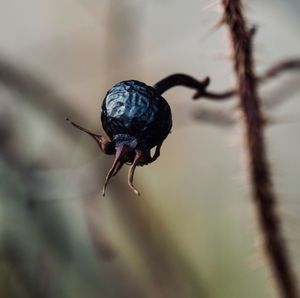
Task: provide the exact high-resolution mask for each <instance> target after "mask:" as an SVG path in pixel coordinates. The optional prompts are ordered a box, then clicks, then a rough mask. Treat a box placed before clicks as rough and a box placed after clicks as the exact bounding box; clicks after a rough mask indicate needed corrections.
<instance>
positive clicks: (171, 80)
mask: <svg viewBox="0 0 300 298" xmlns="http://www.w3.org/2000/svg"><path fill="white" fill-rule="evenodd" d="M252 34H253V33H252V30H251V29H250V30H249V33H248V35H249V38H250V37H251V36H252ZM290 70H300V59H298V58H295V59H289V60H284V61H281V62H278V63H276V64H274V65H272V66H271V67H270V68H268V69H267V70H266V71H265V72H264V73H263V74H262V75H261V76H258V77H257V82H258V83H264V82H265V81H268V80H269V79H272V78H274V77H276V76H278V75H279V74H281V73H282V72H284V71H290ZM209 83H210V78H209V77H207V78H205V79H204V80H203V81H198V80H197V79H195V78H193V77H191V76H189V75H186V74H181V73H177V74H173V75H170V76H168V77H166V78H164V79H162V80H160V81H159V82H157V83H156V84H155V85H154V86H153V87H154V88H155V89H156V90H157V91H158V93H159V94H163V93H164V92H166V91H167V90H169V89H170V88H173V87H176V86H184V87H188V88H191V89H195V90H196V91H197V92H196V93H195V94H194V96H193V99H199V98H203V97H205V98H208V99H213V100H224V99H228V98H231V97H232V96H234V95H236V94H237V93H238V90H236V89H228V90H225V91H222V92H214V91H207V87H208V85H209Z"/></svg>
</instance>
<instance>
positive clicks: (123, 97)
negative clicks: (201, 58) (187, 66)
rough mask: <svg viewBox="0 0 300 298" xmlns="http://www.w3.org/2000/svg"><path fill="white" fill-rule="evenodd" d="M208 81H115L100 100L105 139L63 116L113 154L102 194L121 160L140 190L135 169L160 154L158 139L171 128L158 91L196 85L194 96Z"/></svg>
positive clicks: (167, 109) (176, 78) (180, 78)
mask: <svg viewBox="0 0 300 298" xmlns="http://www.w3.org/2000/svg"><path fill="white" fill-rule="evenodd" d="M208 84H209V78H206V79H204V80H203V81H197V80H196V79H194V78H192V77H190V76H188V75H184V74H174V75H171V76H168V77H166V78H165V79H163V80H161V81H159V82H158V83H156V84H155V85H154V86H153V87H152V86H148V85H146V84H144V83H142V82H140V81H136V80H128V81H123V82H120V83H118V84H116V85H115V86H113V87H112V88H111V89H110V90H109V91H108V92H107V94H106V96H105V97H104V100H103V103H102V111H101V122H102V126H103V129H104V131H105V132H106V134H107V135H108V137H109V139H107V138H105V137H104V136H102V135H99V134H95V133H93V132H91V131H89V130H87V129H86V128H83V127H82V126H80V125H78V124H76V123H75V122H72V121H70V120H69V119H68V118H67V119H66V120H68V121H69V122H70V123H71V124H72V125H73V126H75V127H76V128H78V129H80V130H81V131H83V132H85V133H87V134H88V135H90V136H91V137H92V138H93V139H94V140H95V141H96V142H97V144H98V146H99V148H100V150H101V151H102V152H103V153H105V154H108V155H114V156H115V158H114V162H113V165H112V167H111V168H110V170H109V171H108V173H107V176H106V178H105V182H104V185H103V189H102V195H103V196H104V195H105V191H106V187H107V184H108V182H109V181H110V179H111V178H112V177H113V176H115V175H116V174H117V173H118V172H119V170H120V169H121V168H122V166H123V165H124V164H129V165H131V167H130V169H129V172H128V185H129V187H130V188H131V189H132V190H133V191H134V192H135V193H136V194H137V195H139V194H140V193H139V191H138V190H137V189H136V188H135V187H134V185H133V177H134V172H135V169H136V167H137V166H144V165H147V164H150V163H152V162H154V161H155V160H156V159H157V158H158V157H159V156H160V148H161V146H162V143H163V141H164V140H165V139H166V137H167V136H168V134H169V133H170V131H171V128H172V113H171V109H170V106H169V104H168V103H167V101H166V100H165V99H164V98H163V97H162V94H163V93H164V92H165V91H167V90H168V89H170V88H172V87H174V86H177V85H183V86H186V87H189V88H194V89H196V90H197V93H196V94H195V96H194V98H198V97H200V96H202V95H203V94H204V93H205V92H206V91H205V89H206V87H207V86H208ZM152 148H155V152H154V155H153V156H151V153H150V150H151V149H152Z"/></svg>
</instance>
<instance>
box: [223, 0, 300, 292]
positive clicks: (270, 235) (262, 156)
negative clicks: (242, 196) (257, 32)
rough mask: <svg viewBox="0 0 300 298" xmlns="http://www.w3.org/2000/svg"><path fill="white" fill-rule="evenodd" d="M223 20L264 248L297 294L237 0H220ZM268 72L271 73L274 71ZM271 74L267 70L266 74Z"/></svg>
mask: <svg viewBox="0 0 300 298" xmlns="http://www.w3.org/2000/svg"><path fill="white" fill-rule="evenodd" d="M222 4H223V8H224V21H225V22H226V24H227V26H228V29H229V33H230V39H231V43H232V47H233V56H234V58H233V59H234V70H235V73H236V77H237V90H238V95H239V98H240V106H241V109H242V112H243V114H244V119H245V120H244V122H245V123H244V125H245V129H246V141H247V153H248V156H249V161H250V164H249V170H250V178H251V184H252V191H253V199H254V202H255V206H256V209H257V215H258V220H259V225H260V228H261V230H262V234H263V238H264V239H263V240H264V248H265V251H266V253H267V256H268V259H269V262H270V266H271V269H272V272H273V273H274V277H275V280H276V283H277V285H278V288H279V290H280V293H281V296H282V297H285V298H296V297H299V292H298V289H297V286H296V277H295V274H294V271H293V269H292V262H291V260H290V258H289V254H288V252H287V245H286V242H285V240H284V237H283V231H282V227H281V222H280V218H279V215H278V213H277V210H276V207H277V198H276V195H275V193H274V190H273V186H272V178H271V173H270V167H269V164H268V161H267V155H266V148H265V140H264V135H263V120H262V119H263V116H262V113H261V110H260V99H259V96H258V93H257V80H256V78H255V74H254V71H253V68H254V66H253V54H252V41H251V37H250V35H249V30H248V29H247V26H246V22H245V19H244V16H243V11H242V5H241V1H240V0H222ZM275 73H276V71H275V72H271V76H272V75H273V74H275ZM267 77H270V74H269V75H268V76H267Z"/></svg>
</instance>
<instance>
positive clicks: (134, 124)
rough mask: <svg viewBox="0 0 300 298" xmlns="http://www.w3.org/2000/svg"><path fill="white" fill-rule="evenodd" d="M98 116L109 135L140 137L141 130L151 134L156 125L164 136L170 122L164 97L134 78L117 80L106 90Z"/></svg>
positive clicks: (154, 132) (169, 114) (168, 108)
mask: <svg viewBox="0 0 300 298" xmlns="http://www.w3.org/2000/svg"><path fill="white" fill-rule="evenodd" d="M101 120H102V124H103V128H104V130H105V131H106V133H107V134H108V135H109V136H110V137H111V138H113V136H114V135H117V134H129V135H132V136H136V137H140V136H141V135H142V134H143V132H144V133H145V132H147V133H148V134H150V135H148V136H146V137H147V138H149V137H150V138H151V134H157V133H158V131H157V130H158V129H159V126H160V130H161V131H160V133H162V134H163V135H162V138H163V139H164V138H165V137H166V136H167V134H168V133H169V131H170V129H171V125H172V123H171V122H172V121H171V111H170V107H169V105H168V103H167V102H166V101H165V100H164V98H162V97H161V96H160V95H159V94H158V93H157V92H156V90H155V89H154V88H153V87H151V86H147V85H146V84H144V83H142V82H139V81H135V80H130V81H123V82H120V83H118V84H116V85H115V86H113V87H112V88H111V89H110V90H109V91H108V92H107V94H106V96H105V98H104V100H103V105H102V114H101ZM154 130H155V131H154Z"/></svg>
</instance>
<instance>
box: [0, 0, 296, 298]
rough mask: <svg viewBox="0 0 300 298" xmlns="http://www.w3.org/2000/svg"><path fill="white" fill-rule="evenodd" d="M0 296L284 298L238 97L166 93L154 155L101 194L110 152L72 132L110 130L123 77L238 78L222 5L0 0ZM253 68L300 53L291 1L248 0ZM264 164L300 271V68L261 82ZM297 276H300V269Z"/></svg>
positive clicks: (215, 83) (223, 81)
mask: <svg viewBox="0 0 300 298" xmlns="http://www.w3.org/2000/svg"><path fill="white" fill-rule="evenodd" d="M0 3H1V12H0V297H5V298H15V297H20V298H27V297H30V298H31V297H55V298H67V297H68V298H77V297H78V298H81V297H87V298H94V297H101V298H125V297H126V298H127V297H128V298H129V297H130V298H144V297H147V298H148V297H149V298H150V297H151V298H153V297H158V298H170V297H172V298H173V297H176V298H192V297H203V298H206V297H211V298H226V297H228V298H240V297H243V298H253V297H256V298H259V297H264V298H267V297H276V294H275V293H276V292H275V291H274V285H273V282H272V277H271V273H270V272H269V271H268V270H267V269H266V267H267V266H266V260H265V258H264V255H263V252H262V250H261V241H260V235H259V231H258V229H257V226H256V224H255V213H254V210H253V205H252V202H251V198H250V191H249V186H248V183H247V174H246V173H245V172H246V166H245V160H244V159H245V158H244V156H243V140H242V139H243V138H242V130H241V128H240V124H239V117H238V115H237V109H236V107H237V101H236V99H233V100H230V101H228V102H224V103H215V102H208V101H206V100H205V99H203V100H199V101H196V102H195V101H192V100H191V96H192V94H193V93H192V91H191V90H188V89H184V88H179V87H178V88H174V89H172V90H170V91H168V92H167V93H166V94H165V98H166V99H167V100H168V101H169V103H170V105H171V108H172V111H173V120H174V125H173V129H172V133H171V134H170V135H169V137H168V138H167V140H166V141H165V142H164V144H163V147H162V153H161V157H160V158H159V159H158V160H157V161H156V162H155V163H153V164H151V165H149V166H147V167H143V168H138V169H137V171H136V175H135V185H136V186H137V188H138V189H139V190H140V191H141V193H142V195H141V197H136V196H135V195H134V194H133V193H132V191H131V190H130V189H129V188H128V187H127V182H126V181H127V170H128V168H124V169H123V170H122V171H121V173H120V174H119V175H118V176H117V177H116V178H114V179H113V181H112V182H111V183H110V185H109V187H108V191H107V195H106V197H105V198H102V197H101V196H100V192H101V187H102V184H103V181H104V177H105V174H106V172H107V170H108V169H109V167H110V165H111V163H112V157H109V156H104V155H102V154H101V153H100V152H99V150H98V147H97V145H96V144H95V143H94V141H93V140H92V139H91V138H90V137H88V136H87V135H84V134H83V133H81V132H79V131H78V130H76V129H74V128H73V127H71V126H70V125H69V124H68V123H67V122H66V121H65V117H66V116H68V117H70V118H71V119H72V120H74V121H75V122H78V123H80V124H82V125H83V126H84V127H87V128H89V129H91V130H92V131H95V132H101V133H103V131H102V130H101V124H100V119H99V115H100V105H101V101H102V98H103V97H104V95H105V93H106V91H107V90H108V89H109V88H110V87H111V86H112V85H113V84H115V83H116V82H118V81H121V80H126V79H138V80H140V81H143V82H146V83H147V84H154V83H155V82H157V81H158V80H160V79H162V78H163V77H165V76H167V75H169V74H172V73H175V72H183V73H187V74H190V75H193V76H195V77H198V78H199V79H203V78H204V77H206V76H210V77H211V79H212V83H211V88H212V89H214V90H223V89H226V88H228V87H231V86H234V77H233V73H232V65H231V61H230V47H229V45H228V39H227V34H226V30H225V29H224V28H219V29H218V30H213V27H214V25H215V24H216V23H217V22H218V20H220V18H221V9H220V7H219V5H218V1H206V0H197V1H196V0H189V1H180V0H172V1H171V0H160V1H158V0H151V1H139V0H106V1H104V0H43V1H41V0H27V1H20V0H10V1H4V0H2V1H0ZM246 12H247V15H248V20H249V24H250V25H254V24H255V25H257V26H258V32H257V34H256V36H255V50H256V63H257V64H256V66H257V71H258V72H262V71H263V70H264V69H266V68H267V67H268V66H270V65H272V63H274V62H276V61H278V60H280V59H283V58H287V57H297V56H298V57H299V56H300V39H299V25H300V18H299V16H300V4H299V1H297V0H289V1H287V0H285V1H284V0H275V1H258V0H255V1H247V3H246ZM260 93H261V97H262V99H263V103H264V111H265V113H266V117H267V119H269V120H270V124H269V126H268V127H267V129H266V137H267V141H268V150H269V159H270V162H271V165H272V169H273V173H274V180H275V187H276V191H277V193H278V195H279V198H280V214H281V216H282V218H283V226H284V230H285V234H286V239H287V241H288V244H289V249H290V252H291V254H292V260H293V263H294V265H295V266H296V267H297V270H299V266H300V260H299V257H300V254H299V251H297V250H299V246H300V242H299V241H300V237H299V232H300V228H299V226H300V213H299V212H300V204H299V193H300V188H299V175H300V159H299V153H298V152H299V149H298V148H299V145H300V137H299V124H300V112H299V111H300V110H299V108H300V100H299V99H300V74H299V73H296V72H293V73H291V74H284V75H282V76H281V77H280V78H278V79H276V80H272V81H271V82H269V83H266V84H265V85H264V86H263V87H262V88H260ZM299 272H300V271H299Z"/></svg>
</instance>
